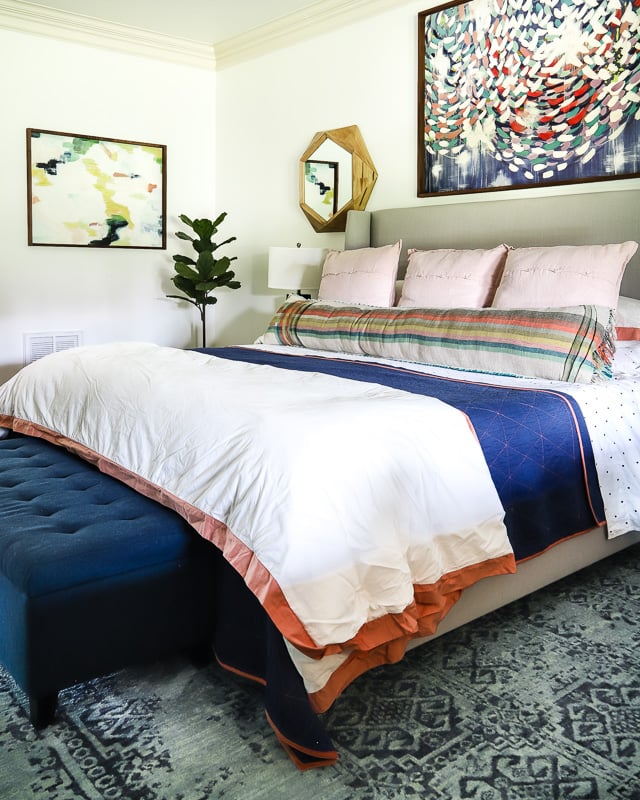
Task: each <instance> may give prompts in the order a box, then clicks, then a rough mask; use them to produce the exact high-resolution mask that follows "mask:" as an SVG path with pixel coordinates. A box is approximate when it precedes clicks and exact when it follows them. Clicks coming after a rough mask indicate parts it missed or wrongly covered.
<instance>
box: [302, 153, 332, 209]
mask: <svg viewBox="0 0 640 800" xmlns="http://www.w3.org/2000/svg"><path fill="white" fill-rule="evenodd" d="M304 180H305V184H304V185H305V191H304V199H305V203H306V204H307V205H308V206H309V208H311V209H313V211H315V212H316V214H318V216H320V217H322V219H325V220H327V219H330V218H331V217H332V216H333V215H334V214H335V213H336V212H337V210H338V162H337V161H316V160H314V159H308V160H307V161H305V163H304Z"/></svg>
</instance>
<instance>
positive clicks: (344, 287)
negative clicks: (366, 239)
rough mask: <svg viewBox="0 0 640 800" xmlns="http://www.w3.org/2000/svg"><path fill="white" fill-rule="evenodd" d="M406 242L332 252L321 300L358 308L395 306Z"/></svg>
mask: <svg viewBox="0 0 640 800" xmlns="http://www.w3.org/2000/svg"><path fill="white" fill-rule="evenodd" d="M401 248H402V242H396V243H395V244H388V245H384V246H383V247H363V248H361V249H359V250H329V252H328V253H327V257H326V259H325V262H324V265H323V267H322V279H321V281H320V289H319V290H318V299H319V300H324V301H327V302H333V303H353V304H354V305H366V306H384V307H385V308H389V307H390V306H392V305H393V302H394V299H395V290H396V276H397V274H398V262H399V260H400V250H401Z"/></svg>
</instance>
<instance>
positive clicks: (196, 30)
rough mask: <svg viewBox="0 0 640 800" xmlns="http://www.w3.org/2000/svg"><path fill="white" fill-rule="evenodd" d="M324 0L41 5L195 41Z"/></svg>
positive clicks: (82, 0)
mask: <svg viewBox="0 0 640 800" xmlns="http://www.w3.org/2000/svg"><path fill="white" fill-rule="evenodd" d="M322 4H323V0H178V1H177V2H176V0H109V2H108V3H107V2H105V1H104V0H43V2H41V3H39V5H43V6H48V7H49V8H54V9H57V10H59V11H69V12H72V13H74V14H81V15H84V16H86V17H93V18H96V19H101V20H105V21H106V22H113V23H119V24H121V25H130V26H132V27H135V28H143V29H145V30H148V31H153V32H154V33H163V34H167V35H169V36H176V37H179V38H183V39H190V40H192V41H194V42H207V43H209V44H216V43H217V42H221V41H224V40H225V39H230V38H232V37H234V36H237V35H238V34H242V33H245V32H246V31H248V30H251V29H252V28H257V27H260V26H261V25H265V24H266V23H269V22H272V21H273V20H275V19H278V18H280V17H284V16H287V15H288V14H292V13H294V12H298V11H300V10H301V9H304V8H307V7H311V6H316V7H318V6H322Z"/></svg>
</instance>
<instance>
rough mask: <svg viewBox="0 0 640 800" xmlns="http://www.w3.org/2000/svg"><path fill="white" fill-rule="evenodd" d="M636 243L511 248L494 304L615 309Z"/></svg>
mask: <svg viewBox="0 0 640 800" xmlns="http://www.w3.org/2000/svg"><path fill="white" fill-rule="evenodd" d="M637 248H638V243H637V242H622V243H621V244H592V245H561V246H557V247H521V248H516V249H514V250H510V251H509V253H508V254H507V263H506V264H505V268H504V272H503V274H502V280H501V281H500V285H499V286H498V288H497V290H496V296H495V298H494V301H493V304H492V305H493V307H494V308H558V307H559V306H573V305H598V306H606V307H608V308H615V307H616V306H617V304H618V294H619V292H620V282H621V281H622V275H623V273H624V269H625V267H626V266H627V263H628V262H629V259H630V258H631V256H632V255H633V254H634V253H635V251H636V250H637Z"/></svg>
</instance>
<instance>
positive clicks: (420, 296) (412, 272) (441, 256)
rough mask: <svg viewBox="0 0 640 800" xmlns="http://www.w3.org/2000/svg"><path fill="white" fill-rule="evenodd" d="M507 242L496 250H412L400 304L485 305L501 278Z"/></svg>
mask: <svg viewBox="0 0 640 800" xmlns="http://www.w3.org/2000/svg"><path fill="white" fill-rule="evenodd" d="M507 250H508V248H507V245H506V244H501V245H500V246H499V247H494V248H493V249H492V250H409V265H408V267H407V273H406V275H405V278H404V284H403V286H402V296H401V297H400V302H399V303H398V305H399V306H402V307H405V308H407V307H414V308H482V307H483V306H486V305H489V303H490V302H491V300H492V298H493V293H494V290H495V288H496V286H497V284H498V281H499V280H500V274H501V272H502V267H503V266H504V260H505V256H506V254H507Z"/></svg>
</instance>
